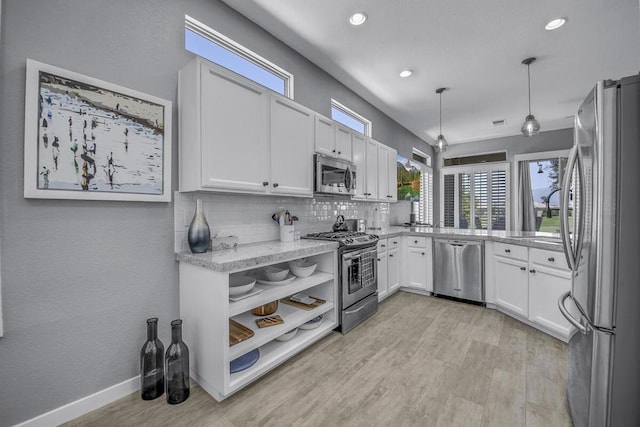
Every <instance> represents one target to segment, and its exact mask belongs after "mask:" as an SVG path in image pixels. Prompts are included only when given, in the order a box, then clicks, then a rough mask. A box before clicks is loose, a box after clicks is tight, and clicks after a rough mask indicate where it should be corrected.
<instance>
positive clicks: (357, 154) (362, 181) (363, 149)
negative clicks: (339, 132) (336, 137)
mask: <svg viewBox="0 0 640 427" xmlns="http://www.w3.org/2000/svg"><path fill="white" fill-rule="evenodd" d="M351 147H352V149H353V163H354V164H355V165H356V192H355V194H354V195H353V198H354V199H364V198H366V197H365V193H366V192H367V191H366V190H367V163H366V157H367V142H366V140H365V138H364V136H362V135H360V134H357V133H354V134H352V135H351Z"/></svg>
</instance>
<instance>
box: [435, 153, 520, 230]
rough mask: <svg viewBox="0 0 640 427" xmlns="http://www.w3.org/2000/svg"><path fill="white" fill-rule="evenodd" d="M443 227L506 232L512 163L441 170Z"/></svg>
mask: <svg viewBox="0 0 640 427" xmlns="http://www.w3.org/2000/svg"><path fill="white" fill-rule="evenodd" d="M441 176H442V179H441V180H440V181H441V184H440V185H441V192H440V193H441V218H442V225H443V226H444V227H452V228H468V229H472V230H506V229H507V227H508V224H509V188H508V183H509V164H508V163H499V164H498V163H497V164H492V165H478V166H474V167H445V168H442V169H441Z"/></svg>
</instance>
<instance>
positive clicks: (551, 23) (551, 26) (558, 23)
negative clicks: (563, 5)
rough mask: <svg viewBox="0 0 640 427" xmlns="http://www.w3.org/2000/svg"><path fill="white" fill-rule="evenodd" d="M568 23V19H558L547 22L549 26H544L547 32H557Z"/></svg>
mask: <svg viewBox="0 0 640 427" xmlns="http://www.w3.org/2000/svg"><path fill="white" fill-rule="evenodd" d="M566 23H567V18H556V19H552V20H551V21H549V22H547V25H545V26H544V29H545V30H547V31H553V30H557V29H558V28H560V27H562V26H563V25H564V24H566Z"/></svg>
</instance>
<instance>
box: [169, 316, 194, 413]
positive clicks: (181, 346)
mask: <svg viewBox="0 0 640 427" xmlns="http://www.w3.org/2000/svg"><path fill="white" fill-rule="evenodd" d="M165 364H166V365H165V371H166V373H167V403H170V404H172V405H175V404H178V403H182V402H184V401H185V400H187V398H188V397H189V348H188V347H187V345H186V344H185V343H184V342H182V320H181V319H177V320H174V321H173V322H171V345H169V347H167V354H166V357H165Z"/></svg>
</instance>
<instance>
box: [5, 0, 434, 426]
mask: <svg viewBox="0 0 640 427" xmlns="http://www.w3.org/2000/svg"><path fill="white" fill-rule="evenodd" d="M185 14H188V15H191V16H193V17H194V18H196V19H198V20H200V21H202V22H204V23H206V24H208V25H210V26H212V27H213V28H215V29H216V30H218V31H220V32H222V33H223V34H226V35H227V36H229V37H231V38H232V39H234V40H236V41H238V42H239V43H241V44H243V45H245V46H247V47H248V48H250V49H252V50H253V51H255V52H256V53H258V54H260V55H261V56H263V57H265V58H268V59H270V60H272V61H273V62H275V63H277V64H279V65H280V66H282V67H283V68H285V69H286V70H288V71H290V72H292V73H293V74H294V75H295V94H296V101H298V102H300V103H302V104H304V105H306V106H308V107H310V108H312V109H314V110H316V111H318V112H321V113H323V114H325V115H329V99H330V98H332V97H333V98H335V99H337V100H339V101H340V102H342V103H344V104H346V105H347V106H349V107H352V108H354V109H356V110H357V111H358V112H360V113H361V114H363V115H364V116H366V117H368V118H369V119H371V120H372V121H373V132H374V134H373V137H374V138H376V139H378V140H380V141H381V142H384V143H386V144H388V145H391V146H394V147H396V148H397V149H398V151H399V153H400V154H401V155H403V156H405V157H406V156H409V155H410V152H411V147H412V146H414V145H415V146H417V147H419V148H421V149H422V150H424V151H427V152H428V153H432V150H431V149H430V147H428V146H427V145H426V144H424V143H423V142H422V141H420V140H419V139H417V138H416V137H415V136H413V135H412V134H410V133H409V132H407V131H406V130H405V129H404V128H402V127H400V126H399V125H397V124H396V123H395V122H393V121H392V120H390V119H389V118H388V117H386V116H385V115H383V114H382V113H381V112H379V111H378V110H376V109H375V108H373V107H372V106H371V105H369V104H367V103H366V102H365V101H363V100H362V99H360V98H359V97H357V96H356V95H355V94H353V93H352V92H351V91H349V90H348V89H346V88H345V87H344V86H342V85H341V84H339V83H338V82H336V81H335V80H334V79H332V78H331V77H329V76H328V75H327V74H326V73H324V72H323V71H321V70H319V69H318V68H316V67H315V66H314V65H313V64H311V63H310V62H309V61H307V60H306V59H304V58H302V57H301V56H299V55H297V54H296V53H295V52H293V51H292V50H291V49H289V48H288V47H287V46H285V45H283V44H282V43H280V42H279V41H277V40H275V39H274V38H273V37H271V36H270V35H269V34H268V33H266V32H264V31H263V30H261V29H260V28H258V27H256V26H255V25H254V24H252V23H251V22H250V21H248V20H246V19H245V18H244V17H242V16H240V15H238V14H236V13H235V12H234V11H232V10H230V9H229V8H228V7H227V6H225V5H224V4H222V3H220V2H219V1H216V0H182V1H171V0H140V1H136V2H130V1H124V0H111V1H109V2H106V1H97V0H93V1H86V0H49V1H42V0H40V1H38V0H4V1H2V25H1V41H2V46H1V51H0V60H1V61H2V63H1V65H0V67H1V68H2V99H1V100H0V103H1V106H0V129H1V135H2V144H0V162H1V163H0V165H1V170H0V184H1V193H0V209H1V211H2V219H1V221H2V222H1V223H0V224H1V228H0V236H2V240H1V242H0V245H1V247H0V257H1V259H2V271H1V274H2V276H1V277H2V302H3V308H4V326H5V336H4V337H3V338H0V384H1V385H2V387H0V425H11V424H15V423H17V422H20V421H23V420H26V419H30V418H32V417H34V416H37V415H39V414H42V413H44V412H47V411H49V410H52V409H55V408H58V407H60V406H62V405H64V404H66V403H69V402H72V401H75V400H77V399H79V398H82V397H84V396H87V395H89V394H92V393H95V392H97V391H100V390H103V389H105V388H107V387H109V386H112V385H114V384H117V383H119V382H122V381H125V380H127V379H129V378H132V377H134V376H135V375H137V373H138V369H139V368H138V363H139V362H138V352H139V349H140V347H141V346H142V342H143V341H144V338H145V319H146V318H148V317H151V316H158V317H159V318H160V338H161V339H162V341H163V342H164V343H165V345H166V344H168V342H169V322H170V320H171V319H174V318H177V317H178V316H179V312H178V311H179V310H178V274H177V265H176V263H175V261H174V257H173V234H174V233H173V227H174V223H173V204H172V203H169V204H167V203H136V202H127V203H125V202H99V201H97V202H89V201H86V202H84V201H61V200H33V199H29V200H27V199H24V198H23V196H22V193H23V132H24V90H25V61H26V59H27V58H31V59H35V60H38V61H42V62H45V63H48V64H51V65H55V66H59V67H62V68H66V69H69V70H72V71H75V72H79V73H82V74H86V75H89V76H92V77H95V78H98V79H102V80H106V81H109V82H112V83H115V84H119V85H122V86H125V87H129V88H132V89H136V90H139V91H141V92H144V93H148V94H151V95H154V96H158V97H161V98H165V99H169V100H171V101H173V103H174V111H173V123H174V132H173V150H174V156H173V166H174V169H173V188H174V189H177V184H178V182H177V176H178V174H177V152H178V150H177V147H178V146H177V134H178V132H177V123H178V121H177V110H176V105H177V72H178V70H179V69H180V68H181V67H182V66H183V65H184V64H186V63H187V62H188V60H189V58H190V57H191V55H190V54H189V53H188V52H186V51H184V39H183V31H184V15H185Z"/></svg>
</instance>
